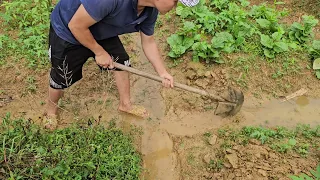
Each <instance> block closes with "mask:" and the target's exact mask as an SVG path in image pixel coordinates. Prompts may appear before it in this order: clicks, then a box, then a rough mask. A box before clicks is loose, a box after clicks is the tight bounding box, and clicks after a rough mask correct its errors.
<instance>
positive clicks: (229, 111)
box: [214, 87, 244, 117]
mask: <svg viewBox="0 0 320 180" xmlns="http://www.w3.org/2000/svg"><path fill="white" fill-rule="evenodd" d="M220 96H221V97H222V98H224V99H225V100H226V101H227V102H228V103H226V102H218V106H217V108H216V110H215V112H214V113H215V115H219V116H222V117H226V116H233V115H235V114H237V113H238V112H239V111H240V109H241V107H242V105H243V102H244V95H243V93H242V92H241V91H239V90H236V89H234V88H231V87H229V88H228V89H227V90H226V91H224V93H223V94H221V95H220Z"/></svg>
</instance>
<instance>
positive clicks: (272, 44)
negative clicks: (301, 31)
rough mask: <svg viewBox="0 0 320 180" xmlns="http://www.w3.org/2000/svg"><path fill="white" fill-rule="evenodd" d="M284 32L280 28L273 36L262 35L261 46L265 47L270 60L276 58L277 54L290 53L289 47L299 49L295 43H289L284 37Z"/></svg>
mask: <svg viewBox="0 0 320 180" xmlns="http://www.w3.org/2000/svg"><path fill="white" fill-rule="evenodd" d="M283 34H284V30H283V29H282V28H279V29H278V31H277V32H274V33H273V34H272V35H271V36H269V35H265V34H261V36H260V37H261V40H260V42H261V44H262V45H263V50H264V55H265V56H266V57H268V58H274V57H275V55H276V54H278V53H282V52H286V51H289V47H291V48H294V49H295V48H297V46H296V44H295V43H290V42H288V41H287V40H286V39H285V38H284V36H283Z"/></svg>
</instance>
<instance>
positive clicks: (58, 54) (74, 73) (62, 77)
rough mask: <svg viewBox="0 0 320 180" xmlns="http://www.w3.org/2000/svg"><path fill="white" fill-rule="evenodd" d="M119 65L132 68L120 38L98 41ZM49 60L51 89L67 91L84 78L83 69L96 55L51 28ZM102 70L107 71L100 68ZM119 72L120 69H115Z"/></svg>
mask: <svg viewBox="0 0 320 180" xmlns="http://www.w3.org/2000/svg"><path fill="white" fill-rule="evenodd" d="M97 42H98V44H100V45H101V46H102V47H103V48H104V49H105V50H106V51H107V52H108V53H109V54H110V56H111V57H113V58H114V59H115V61H116V62H117V63H120V64H123V65H126V66H130V60H129V56H128V54H127V52H126V50H125V49H124V47H123V45H122V43H121V41H120V39H119V37H118V36H116V37H112V38H108V39H105V40H101V41H97ZM48 54H49V58H50V61H51V65H52V66H51V71H50V87H52V88H54V89H65V88H67V87H70V86H71V85H72V84H74V83H75V82H77V81H79V80H80V79H81V78H82V67H83V65H84V63H85V62H86V61H87V60H88V58H90V57H93V58H94V57H95V55H94V53H93V52H92V51H91V50H90V49H88V48H86V47H84V46H82V45H74V44H71V43H69V42H67V41H65V40H63V39H61V38H60V37H59V36H58V35H57V34H56V33H55V32H54V30H53V28H52V27H50V33H49V52H48ZM100 69H101V70H105V69H103V68H102V67H100ZM114 70H116V71H119V69H114Z"/></svg>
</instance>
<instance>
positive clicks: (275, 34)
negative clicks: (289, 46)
mask: <svg viewBox="0 0 320 180" xmlns="http://www.w3.org/2000/svg"><path fill="white" fill-rule="evenodd" d="M281 38H282V34H280V33H279V32H275V33H273V34H272V39H273V40H275V41H280V40H281Z"/></svg>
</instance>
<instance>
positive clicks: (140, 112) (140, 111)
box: [118, 105, 149, 118]
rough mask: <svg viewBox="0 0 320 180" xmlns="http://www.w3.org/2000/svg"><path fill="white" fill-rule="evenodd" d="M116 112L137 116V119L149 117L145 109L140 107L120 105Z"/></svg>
mask: <svg viewBox="0 0 320 180" xmlns="http://www.w3.org/2000/svg"><path fill="white" fill-rule="evenodd" d="M118 110H119V111H122V112H126V113H129V114H132V115H135V116H138V117H142V118H147V117H149V113H148V111H147V110H146V108H144V107H143V106H140V105H120V106H119V108H118Z"/></svg>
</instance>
